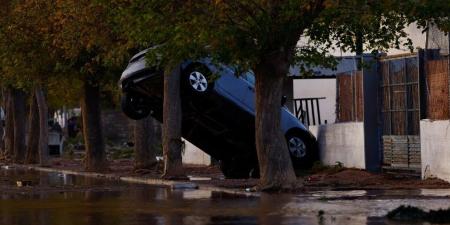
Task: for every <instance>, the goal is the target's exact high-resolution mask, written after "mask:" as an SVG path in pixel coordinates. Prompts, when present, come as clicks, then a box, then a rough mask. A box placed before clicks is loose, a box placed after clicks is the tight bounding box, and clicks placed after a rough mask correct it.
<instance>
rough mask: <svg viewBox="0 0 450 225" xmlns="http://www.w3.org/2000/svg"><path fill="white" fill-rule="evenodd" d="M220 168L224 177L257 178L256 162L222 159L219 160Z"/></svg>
mask: <svg viewBox="0 0 450 225" xmlns="http://www.w3.org/2000/svg"><path fill="white" fill-rule="evenodd" d="M220 170H221V171H222V173H223V175H224V176H225V177H226V178H230V179H245V178H249V177H252V178H258V177H259V168H258V164H254V163H251V162H250V161H249V160H243V159H224V160H220Z"/></svg>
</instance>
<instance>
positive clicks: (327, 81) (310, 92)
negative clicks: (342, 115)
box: [293, 78, 336, 124]
mask: <svg viewBox="0 0 450 225" xmlns="http://www.w3.org/2000/svg"><path fill="white" fill-rule="evenodd" d="M293 85H294V87H293V90H294V95H293V97H294V99H296V98H317V97H325V98H326V99H323V100H319V104H320V118H321V120H322V123H323V122H324V121H325V120H327V122H328V124H330V123H334V122H335V121H336V79H335V78H324V79H294V82H293Z"/></svg>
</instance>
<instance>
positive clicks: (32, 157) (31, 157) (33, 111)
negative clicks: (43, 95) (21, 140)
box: [25, 94, 39, 164]
mask: <svg viewBox="0 0 450 225" xmlns="http://www.w3.org/2000/svg"><path fill="white" fill-rule="evenodd" d="M28 124H29V126H28V137H27V153H26V157H25V163H28V164H36V163H38V161H39V160H38V157H39V109H38V105H37V102H36V95H35V94H33V95H32V97H31V102H30V110H29V114H28Z"/></svg>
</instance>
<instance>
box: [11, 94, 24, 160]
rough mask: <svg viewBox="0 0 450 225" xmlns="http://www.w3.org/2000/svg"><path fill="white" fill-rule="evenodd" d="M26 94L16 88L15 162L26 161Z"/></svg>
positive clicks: (14, 102)
mask: <svg viewBox="0 0 450 225" xmlns="http://www.w3.org/2000/svg"><path fill="white" fill-rule="evenodd" d="M25 101H26V95H25V92H23V91H21V90H17V89H15V90H14V91H13V105H14V112H13V118H14V159H13V161H14V163H23V162H24V161H25V150H26V145H25V136H26V135H25V132H26V105H25V104H26V103H25Z"/></svg>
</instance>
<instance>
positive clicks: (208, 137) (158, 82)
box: [119, 50, 318, 178]
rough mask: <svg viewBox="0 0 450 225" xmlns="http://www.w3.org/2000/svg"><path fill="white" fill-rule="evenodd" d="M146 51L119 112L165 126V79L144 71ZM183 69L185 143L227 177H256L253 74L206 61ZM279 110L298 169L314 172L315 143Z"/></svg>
mask: <svg viewBox="0 0 450 225" xmlns="http://www.w3.org/2000/svg"><path fill="white" fill-rule="evenodd" d="M147 51H148V50H145V51H142V52H140V53H138V54H136V55H135V56H134V57H132V58H131V60H130V62H129V64H128V67H127V68H126V69H125V71H124V72H123V73H122V76H121V78H120V81H119V85H120V87H121V90H122V92H123V95H122V103H121V106H122V110H123V112H124V113H125V114H126V115H127V116H128V117H130V118H131V119H135V120H139V119H142V118H145V117H147V116H148V115H150V114H151V115H152V116H153V117H154V118H156V119H157V120H159V121H162V117H163V115H162V112H163V110H162V107H163V73H162V71H160V70H158V69H156V68H155V67H152V66H148V65H146V61H145V54H146V53H147ZM181 69H182V72H181V78H180V80H181V96H182V97H181V98H182V135H183V137H184V138H185V139H186V140H188V141H189V142H191V143H193V144H194V145H196V146H197V147H199V148H200V149H202V150H203V151H205V152H206V153H207V154H209V155H210V156H211V157H213V158H214V159H216V160H219V161H220V166H221V170H222V172H223V173H224V175H225V176H226V177H228V178H247V177H249V176H252V177H257V176H258V175H259V172H258V160H257V155H256V149H255V92H254V91H255V87H254V86H255V77H254V74H253V73H252V72H251V71H249V72H245V73H242V74H240V76H236V74H235V70H234V69H233V68H232V67H231V66H226V65H217V64H213V63H211V62H210V60H208V59H202V60H198V61H185V62H183V63H182V65H181ZM280 110H281V128H282V132H283V133H284V136H285V138H286V142H287V144H288V148H289V153H290V156H291V159H292V162H293V165H294V168H295V169H301V168H308V167H310V166H312V163H313V162H314V161H315V160H317V159H318V152H317V148H316V139H315V137H314V136H313V135H312V134H311V133H310V132H309V131H308V129H306V127H305V126H304V125H303V124H302V123H301V122H300V121H299V120H298V119H297V118H296V117H295V116H294V115H293V114H292V113H290V112H289V110H288V109H287V108H286V107H283V106H282V107H281V108H280Z"/></svg>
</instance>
